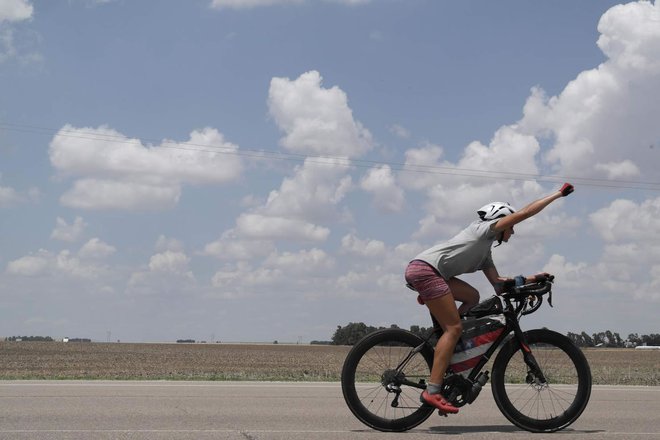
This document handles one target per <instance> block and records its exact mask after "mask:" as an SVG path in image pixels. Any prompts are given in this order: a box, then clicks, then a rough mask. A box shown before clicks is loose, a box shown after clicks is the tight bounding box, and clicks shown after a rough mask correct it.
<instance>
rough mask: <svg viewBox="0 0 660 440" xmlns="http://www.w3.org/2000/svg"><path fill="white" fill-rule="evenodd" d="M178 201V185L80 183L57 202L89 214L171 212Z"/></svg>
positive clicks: (87, 180) (91, 180)
mask: <svg viewBox="0 0 660 440" xmlns="http://www.w3.org/2000/svg"><path fill="white" fill-rule="evenodd" d="M180 197H181V187H180V186H179V185H167V184H164V185H150V184H144V183H138V182H130V181H117V180H98V179H80V180H76V181H75V182H74V184H73V188H71V189H70V190H68V191H67V192H65V193H64V194H62V197H61V198H60V202H61V203H62V205H64V206H68V207H70V208H77V209H89V210H93V209H117V210H160V209H167V208H173V207H174V206H176V204H177V203H178V202H179V198H180Z"/></svg>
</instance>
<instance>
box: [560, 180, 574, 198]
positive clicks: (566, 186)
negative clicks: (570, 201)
mask: <svg viewBox="0 0 660 440" xmlns="http://www.w3.org/2000/svg"><path fill="white" fill-rule="evenodd" d="M559 191H560V192H561V195H562V197H566V196H567V195H569V194H570V193H572V192H573V191H575V188H573V185H571V184H570V183H568V182H566V183H564V186H562V187H561V189H560V190H559Z"/></svg>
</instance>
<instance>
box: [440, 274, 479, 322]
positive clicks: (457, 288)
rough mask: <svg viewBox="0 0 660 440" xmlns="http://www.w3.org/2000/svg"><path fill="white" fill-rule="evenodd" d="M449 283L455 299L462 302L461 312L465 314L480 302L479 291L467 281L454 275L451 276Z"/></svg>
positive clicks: (459, 311)
mask: <svg viewBox="0 0 660 440" xmlns="http://www.w3.org/2000/svg"><path fill="white" fill-rule="evenodd" d="M447 284H448V285H449V288H450V289H451V294H452V295H453V296H454V299H455V300H456V301H460V302H461V303H462V304H461V306H460V307H459V308H458V313H459V314H461V315H463V314H464V313H467V311H468V310H470V309H471V308H472V307H474V306H476V305H477V304H479V291H478V290H477V289H475V288H474V287H472V286H471V285H469V284H468V283H466V282H465V281H463V280H461V279H458V278H456V277H454V278H450V279H449V281H448V282H447Z"/></svg>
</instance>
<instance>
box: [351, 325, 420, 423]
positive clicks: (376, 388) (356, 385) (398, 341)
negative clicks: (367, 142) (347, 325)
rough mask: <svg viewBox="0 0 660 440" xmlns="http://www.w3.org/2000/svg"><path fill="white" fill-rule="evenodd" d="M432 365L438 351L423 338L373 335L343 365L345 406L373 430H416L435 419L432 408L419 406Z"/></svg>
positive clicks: (401, 332) (392, 332) (406, 334)
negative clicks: (428, 420)
mask: <svg viewBox="0 0 660 440" xmlns="http://www.w3.org/2000/svg"><path fill="white" fill-rule="evenodd" d="M420 346H421V347H422V348H421V350H419V351H415V348H417V347H420ZM408 356H410V358H409V360H408V361H407V362H405V363H404V360H405V359H406V358H407V357H408ZM402 363H404V364H403V365H402ZM432 365H433V350H432V349H431V347H429V346H428V345H427V344H425V343H424V341H423V340H422V339H421V338H419V337H418V336H415V335H414V334H412V333H410V332H407V331H405V330H401V329H386V330H380V331H377V332H374V333H371V334H370V335H367V336H366V337H365V338H363V339H362V340H361V341H359V342H358V343H357V344H355V346H353V348H352V349H351V351H350V352H349V354H348V356H347V357H346V360H345V361H344V367H343V369H342V374H341V388H342V392H343V394H344V400H345V401H346V404H347V405H348V407H349V408H350V410H351V412H353V414H354V415H355V417H357V418H358V419H359V420H360V421H361V422H362V423H364V424H365V425H367V426H369V427H371V428H374V429H377V430H379V431H393V432H401V431H406V430H409V429H412V428H414V427H415V426H417V425H419V424H420V423H422V422H423V421H424V420H426V419H427V418H428V417H429V416H430V415H431V414H432V413H433V407H431V406H428V405H426V404H423V403H421V402H420V400H419V396H420V394H421V392H422V391H423V389H425V388H426V378H428V377H429V375H430V373H431V367H432Z"/></svg>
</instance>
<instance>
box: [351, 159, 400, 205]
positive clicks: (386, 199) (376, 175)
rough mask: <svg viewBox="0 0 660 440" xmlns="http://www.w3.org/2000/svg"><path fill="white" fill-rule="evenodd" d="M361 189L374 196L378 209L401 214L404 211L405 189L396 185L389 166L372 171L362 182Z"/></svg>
mask: <svg viewBox="0 0 660 440" xmlns="http://www.w3.org/2000/svg"><path fill="white" fill-rule="evenodd" d="M360 187H361V188H362V189H363V190H365V191H367V192H369V193H371V194H373V196H374V203H375V205H376V207H377V208H378V209H380V210H382V211H388V212H399V211H401V209H403V205H404V202H405V198H404V193H403V189H401V188H400V187H399V186H398V185H397V184H396V181H395V179H394V175H393V174H392V170H391V168H390V167H389V165H382V166H380V167H378V168H373V169H370V170H369V171H368V172H367V174H366V175H365V176H364V177H363V178H362V180H361V181H360Z"/></svg>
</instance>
